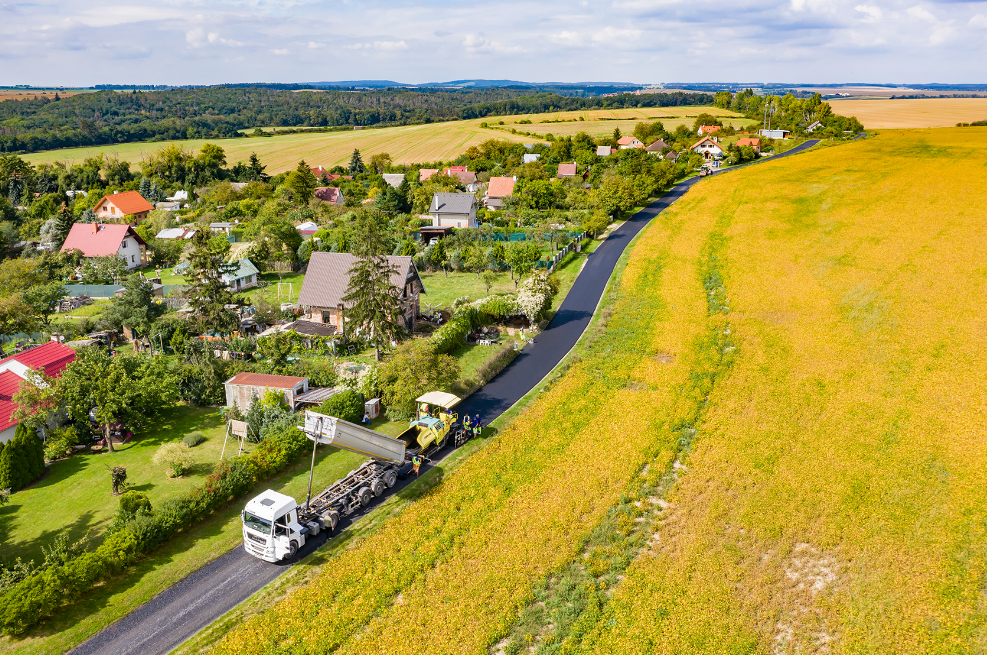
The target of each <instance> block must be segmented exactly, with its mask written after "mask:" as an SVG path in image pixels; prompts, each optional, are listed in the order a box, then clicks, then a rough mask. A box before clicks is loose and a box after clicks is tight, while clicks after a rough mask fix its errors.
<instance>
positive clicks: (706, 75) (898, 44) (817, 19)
mask: <svg viewBox="0 0 987 655" xmlns="http://www.w3.org/2000/svg"><path fill="white" fill-rule="evenodd" d="M984 62H987V2H962V1H953V2H944V1H940V2H930V1H926V2H922V1H917V0H900V1H899V0H785V1H781V0H734V1H732V2H711V1H709V0H614V1H611V2H589V1H582V2H580V1H579V0H576V1H575V2H560V1H556V0H539V1H537V2H512V1H510V0H507V1H501V2H495V3H484V2H448V1H444V0H443V1H439V0H435V1H422V0H398V1H392V2H382V1H374V0H371V1H367V2H348V1H345V0H343V1H340V0H333V1H332V2H327V1H324V0H155V1H153V2H150V1H146V0H134V1H132V2H109V1H107V0H84V1H81V0H72V1H68V0H36V1H34V2H18V1H16V0H14V1H8V0H0V84H4V85H9V84H35V85H66V86H73V85H83V86H88V85H92V84H98V83H109V84H132V83H133V84H152V83H153V84H217V83H223V82H313V81H324V80H353V79H392V80H397V81H401V82H409V83H415V82H438V81H447V80H453V79H468V78H486V79H517V80H525V81H532V82H545V81H562V82H576V81H588V80H599V81H626V82H640V83H657V82H675V81H696V82H703V81H706V82H815V83H823V82H897V83H902V82H905V83H907V82H913V83H914V82H945V83H963V82H966V83H983V82H987V75H985V72H987V66H985V65H984Z"/></svg>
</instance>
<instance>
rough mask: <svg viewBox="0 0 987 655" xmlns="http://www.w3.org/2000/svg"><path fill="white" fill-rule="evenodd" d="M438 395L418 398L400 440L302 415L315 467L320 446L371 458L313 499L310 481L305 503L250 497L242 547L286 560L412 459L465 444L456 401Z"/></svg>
mask: <svg viewBox="0 0 987 655" xmlns="http://www.w3.org/2000/svg"><path fill="white" fill-rule="evenodd" d="M436 393H439V392H432V393H431V394H425V395H424V396H422V397H421V398H419V400H418V406H417V411H416V416H415V419H414V420H412V421H411V424H410V425H409V427H408V429H407V430H405V432H404V433H402V434H401V435H400V438H398V439H394V438H392V437H389V436H387V435H385V434H381V433H380V432H377V431H375V430H371V429H369V428H366V427H363V426H360V425H356V424H354V423H350V422H348V421H344V420H342V419H339V418H336V417H334V416H326V415H324V414H319V413H317V412H312V411H308V412H306V413H305V424H304V425H303V426H299V429H300V430H302V431H303V432H304V433H305V434H306V436H308V438H309V439H312V440H313V441H314V442H315V443H314V444H313V466H314V457H315V453H314V448H315V447H316V446H317V445H318V444H326V445H332V446H335V447H337V448H341V449H343V450H348V451H350V452H353V453H359V454H361V455H365V456H367V457H368V458H369V459H368V460H367V461H365V462H364V463H363V464H361V465H360V466H359V467H358V468H356V469H355V470H353V471H350V472H349V473H348V474H346V476H345V477H343V478H341V479H339V480H336V481H335V482H333V483H332V484H331V485H329V486H328V487H326V488H325V489H324V490H323V491H322V492H321V493H319V494H318V495H316V496H315V497H314V498H313V497H311V478H310V481H309V498H308V499H307V500H306V501H305V503H303V504H299V503H297V502H295V500H294V499H293V498H291V497H290V496H286V495H284V494H282V493H278V492H277V491H273V490H270V489H269V490H267V491H265V492H264V493H262V494H261V495H259V496H257V497H256V498H253V499H251V500H250V502H248V503H247V506H246V508H244V510H243V513H242V515H241V518H242V521H243V546H244V549H245V550H246V551H247V552H248V553H250V554H251V555H253V556H254V557H258V558H260V559H262V560H266V561H268V562H277V561H279V560H283V559H290V558H291V557H294V555H295V553H297V552H298V549H299V548H301V547H302V546H304V545H305V541H306V539H307V538H310V537H314V536H316V535H318V534H319V532H321V531H322V530H329V531H332V530H333V529H334V528H335V527H336V525H337V524H338V523H339V520H340V518H341V517H343V516H347V515H349V514H352V513H353V512H355V511H357V510H359V509H361V508H363V507H366V506H367V505H369V504H370V501H371V500H373V499H374V498H376V497H379V496H382V495H383V494H384V493H385V491H386V490H387V489H389V488H391V487H393V486H394V485H395V483H396V482H397V480H398V478H399V477H403V476H404V475H407V473H408V472H410V471H411V469H412V458H413V457H415V456H426V455H427V454H428V453H430V452H433V451H435V450H437V449H439V448H442V447H443V446H445V445H446V444H447V443H451V444H453V447H457V446H459V445H462V443H465V441H466V440H467V439H468V438H469V435H468V434H467V433H466V432H464V431H463V429H462V425H461V423H459V420H458V416H457V415H456V414H455V413H453V412H452V410H451V407H453V406H454V405H455V404H457V403H458V402H459V398H457V397H456V396H453V395H452V394H441V397H440V396H436V395H434V394H436ZM422 399H426V400H427V401H428V402H423V401H422ZM436 400H438V401H439V404H436Z"/></svg>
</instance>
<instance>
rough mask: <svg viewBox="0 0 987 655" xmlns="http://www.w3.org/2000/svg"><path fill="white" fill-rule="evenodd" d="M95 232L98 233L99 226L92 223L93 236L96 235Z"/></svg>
mask: <svg viewBox="0 0 987 655" xmlns="http://www.w3.org/2000/svg"><path fill="white" fill-rule="evenodd" d="M97 232H99V225H97V224H96V223H93V234H96V233H97Z"/></svg>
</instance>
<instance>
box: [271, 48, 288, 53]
mask: <svg viewBox="0 0 987 655" xmlns="http://www.w3.org/2000/svg"><path fill="white" fill-rule="evenodd" d="M290 53H291V51H290V50H288V49H287V48H281V49H279V50H271V54H274V55H287V54H290Z"/></svg>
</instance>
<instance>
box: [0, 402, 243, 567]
mask: <svg viewBox="0 0 987 655" xmlns="http://www.w3.org/2000/svg"><path fill="white" fill-rule="evenodd" d="M224 428H225V425H224V424H223V423H222V422H221V419H220V416H219V411H218V410H217V409H211V408H198V407H187V406H184V405H179V406H175V407H172V408H169V409H167V410H165V412H164V413H163V415H162V416H161V417H160V418H159V419H155V420H154V421H153V422H152V424H151V425H150V426H149V427H148V428H145V429H144V430H143V431H138V432H136V433H135V437H134V439H133V440H132V441H131V442H130V443H128V444H124V445H121V446H118V452H115V453H98V454H92V453H85V454H79V455H75V456H73V457H70V458H68V459H64V460H60V461H57V462H54V463H52V464H51V466H50V467H49V473H48V475H47V476H46V477H44V478H42V479H41V480H39V481H38V482H35V483H34V484H32V485H31V486H30V487H28V488H26V489H23V490H21V491H19V492H17V493H16V494H14V495H13V496H11V502H10V504H9V505H7V506H5V507H2V508H0V521H2V523H0V539H2V541H0V546H2V547H3V552H4V557H5V559H13V558H15V557H21V558H23V559H24V560H25V561H26V560H31V559H33V560H35V561H37V562H40V561H41V560H42V559H44V557H43V555H42V552H41V547H42V545H45V544H48V543H49V542H50V541H51V540H52V538H53V537H54V536H55V535H57V534H58V533H59V532H62V531H66V530H67V531H68V534H69V535H70V537H71V538H72V539H73V540H75V539H79V538H81V537H83V536H85V534H86V533H87V532H88V533H90V534H91V536H92V537H95V538H97V539H98V538H99V537H100V536H101V534H102V532H103V530H105V529H106V527H107V526H108V525H109V524H110V523H111V522H112V520H113V514H114V513H115V512H116V510H117V509H118V508H119V506H120V502H119V498H118V497H117V496H114V495H112V493H111V492H110V474H109V469H111V468H113V467H114V466H123V467H125V468H126V469H127V482H128V483H130V484H131V485H132V488H133V489H136V490H138V491H143V492H144V493H146V494H147V495H148V496H149V497H150V499H151V504H152V506H153V505H157V504H158V503H160V502H161V501H163V500H164V499H166V498H168V497H173V496H176V495H178V494H180V493H182V492H183V491H186V490H187V489H189V488H191V487H193V486H196V485H198V484H201V483H202V481H203V479H205V477H206V476H207V475H208V474H209V473H210V472H211V471H212V466H213V464H215V463H216V462H217V461H219V453H220V450H221V449H222V447H223V430H224ZM193 430H199V431H201V432H202V433H203V434H204V435H205V436H206V441H205V442H204V443H202V444H200V445H198V446H196V447H195V448H193V449H192V454H193V456H194V457H195V461H196V465H195V467H194V468H193V469H192V471H191V472H189V473H187V474H186V475H185V476H183V477H182V478H178V479H168V478H167V477H165V475H164V467H161V466H157V465H155V464H153V463H152V462H151V458H152V457H153V456H154V453H155V451H156V450H157V449H158V447H159V446H160V445H161V444H164V443H167V442H170V441H179V440H181V438H182V437H184V436H185V435H186V434H188V433H189V432H192V431H193ZM68 490H71V493H67V491H68Z"/></svg>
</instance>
